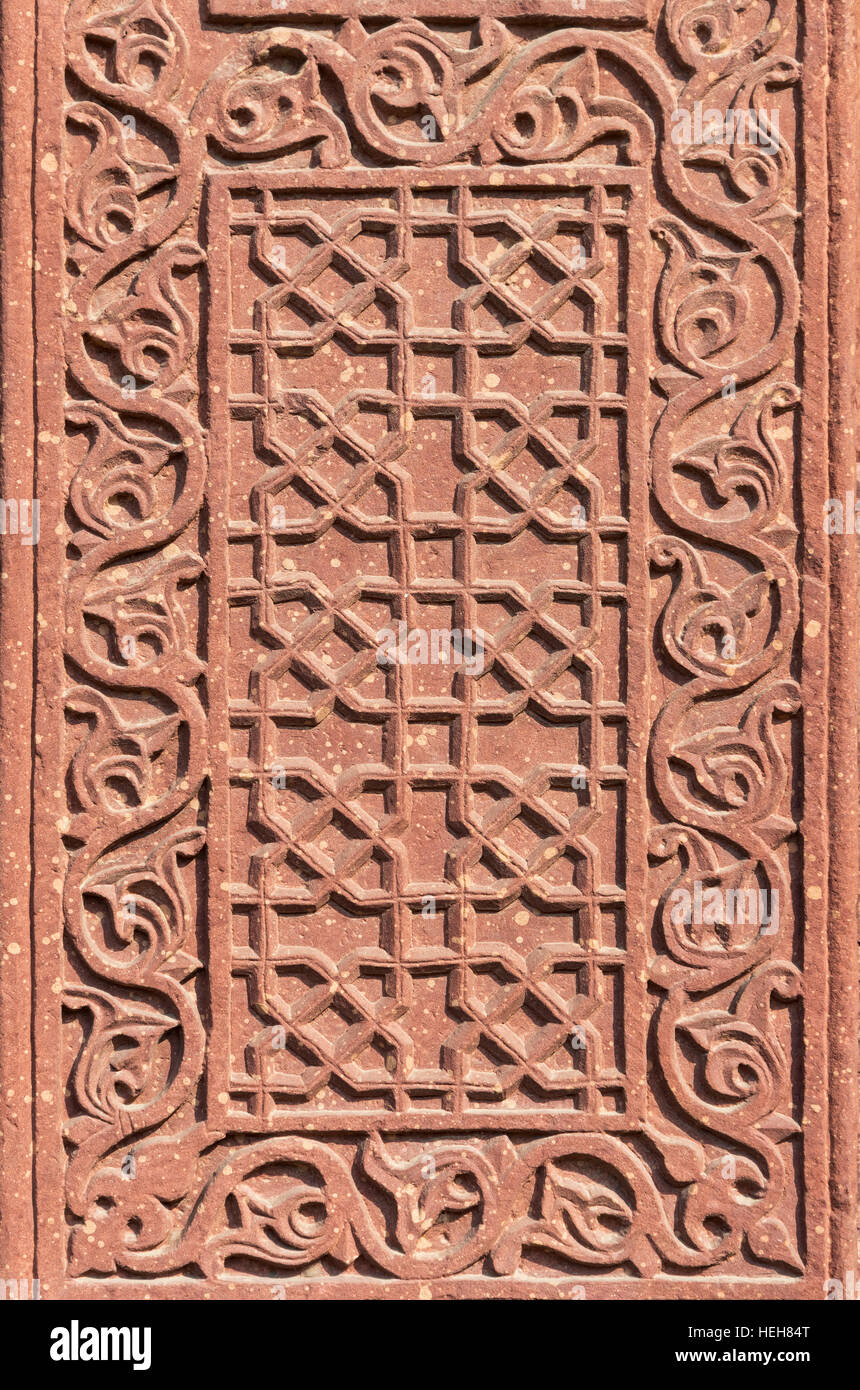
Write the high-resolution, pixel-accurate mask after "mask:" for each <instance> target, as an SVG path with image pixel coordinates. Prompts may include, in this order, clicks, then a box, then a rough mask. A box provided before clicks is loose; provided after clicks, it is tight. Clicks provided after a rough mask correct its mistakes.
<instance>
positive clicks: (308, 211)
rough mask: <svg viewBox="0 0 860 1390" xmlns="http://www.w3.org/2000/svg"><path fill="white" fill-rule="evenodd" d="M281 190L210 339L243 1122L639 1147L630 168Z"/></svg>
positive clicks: (275, 187)
mask: <svg viewBox="0 0 860 1390" xmlns="http://www.w3.org/2000/svg"><path fill="white" fill-rule="evenodd" d="M625 174H626V171H625ZM544 178H545V176H544ZM260 182H261V186H260V187H259V188H249V187H248V184H247V181H245V182H244V183H243V184H242V185H241V187H237V188H231V189H230V191H229V199H225V212H226V205H227V202H229V212H226V215H227V216H229V220H230V239H229V245H230V256H229V268H228V269H227V273H226V280H227V283H226V284H224V285H221V286H220V287H219V291H218V294H217V295H216V296H215V298H214V301H213V303H214V305H215V307H214V309H213V322H212V325H211V332H212V333H213V335H214V336H215V337H216V338H218V339H219V340H226V346H225V347H223V348H222V350H224V351H226V352H228V354H229V364H228V375H227V379H228V380H229V383H230V386H229V422H230V423H229V441H228V448H229V466H228V475H229V480H230V481H229V489H230V495H229V498H228V499H227V517H226V520H225V525H226V527H227V540H228V546H227V550H228V578H229V588H228V594H229V614H228V641H227V643H226V650H227V670H226V681H227V686H228V697H229V698H228V702H227V708H228V719H229V731H228V733H227V740H226V741H227V742H228V743H229V769H227V767H226V762H227V759H226V758H225V769H224V782H225V796H228V800H229V825H230V831H229V846H228V849H229V871H228V882H227V884H225V891H226V893H227V897H228V900H229V905H230V936H231V952H232V973H231V978H230V981H229V982H225V996H224V999H225V1004H226V1003H227V990H229V1025H228V1021H227V1019H224V1020H216V1029H221V1030H222V1031H224V1030H226V1031H228V1032H229V1044H228V1047H227V1057H228V1061H227V1063H226V1068H227V1070H226V1072H225V1075H224V1077H223V1078H222V1082H221V1083H219V1085H223V1087H224V1091H226V1094H220V1095H219V1101H220V1102H221V1103H222V1104H224V1105H225V1113H226V1114H227V1115H229V1117H230V1122H231V1123H239V1124H241V1123H244V1124H245V1125H247V1126H250V1127H254V1126H260V1125H263V1126H267V1125H269V1124H274V1123H277V1124H278V1125H279V1126H280V1127H281V1128H283V1127H284V1126H285V1124H286V1125H287V1126H288V1125H289V1122H290V1118H291V1117H296V1118H298V1117H300V1116H301V1115H302V1114H303V1113H307V1112H309V1111H312V1112H313V1113H314V1115H315V1116H317V1115H319V1116H321V1117H324V1116H325V1115H327V1114H329V1113H331V1114H332V1115H333V1116H337V1117H339V1120H338V1122H341V1121H345V1120H348V1121H349V1122H351V1123H352V1124H359V1125H360V1124H361V1123H362V1119H363V1118H364V1120H365V1121H367V1122H372V1123H373V1124H374V1125H376V1126H378V1125H379V1122H380V1120H381V1119H385V1118H388V1120H389V1122H390V1123H391V1124H394V1125H395V1126H396V1125H397V1124H398V1123H400V1122H401V1121H402V1122H403V1123H406V1124H412V1125H414V1124H416V1123H420V1122H421V1119H422V1117H426V1115H427V1113H428V1112H437V1113H438V1112H440V1111H442V1112H445V1113H446V1114H448V1115H449V1116H450V1118H451V1120H452V1123H456V1122H457V1120H458V1118H461V1117H467V1118H468V1122H469V1123H470V1124H473V1123H476V1124H478V1125H480V1123H481V1121H482V1119H487V1120H488V1121H489V1123H491V1124H492V1119H491V1116H492V1115H493V1113H494V1112H497V1111H498V1109H499V1107H503V1108H504V1111H505V1114H506V1122H507V1121H510V1119H511V1115H510V1111H511V1109H514V1110H516V1111H517V1112H527V1113H528V1114H529V1116H530V1117H531V1118H530V1123H533V1124H537V1125H541V1124H544V1123H546V1124H551V1125H552V1126H553V1127H554V1128H559V1127H562V1128H563V1127H565V1126H567V1127H577V1126H578V1125H580V1124H585V1123H587V1124H589V1125H591V1126H593V1125H594V1123H595V1122H596V1118H597V1117H601V1119H600V1123H601V1125H603V1124H605V1123H606V1124H610V1125H611V1124H612V1123H613V1117H614V1123H615V1124H616V1125H619V1124H623V1123H624V1117H625V1116H626V1115H627V1114H628V1104H627V1094H626V1082H625V1075H624V1069H625V1019H624V994H625V966H626V963H627V960H628V957H627V952H626V946H627V942H626V920H625V883H624V876H625V874H624V864H625V857H626V835H627V819H626V790H627V788H626V782H627V776H628V770H627V768H626V766H625V761H626V752H625V750H626V748H627V744H628V739H627V729H626V700H627V693H628V692H627V688H626V682H627V660H628V652H627V643H628V611H627V605H628V593H629V586H630V584H631V574H630V572H629V568H630V555H629V551H628V534H627V533H628V522H627V517H628V515H629V493H628V472H627V468H628V462H627V452H626V447H625V441H626V431H627V404H628V401H627V379H628V360H627V353H628V325H627V322H626V315H627V314H628V313H629V312H630V304H631V299H630V297H629V295H628V296H623V295H622V294H621V293H619V284H620V277H621V276H622V274H628V273H629V272H628V267H627V265H626V260H627V258H628V257H629V256H630V254H631V251H630V248H631V240H632V238H631V226H632V227H634V229H635V230H636V231H637V233H638V226H637V224H636V221H635V213H636V205H637V197H638V190H637V186H636V182H635V174H634V176H633V177H632V178H631V179H630V180H629V181H627V180H623V181H622V180H621V179H619V176H618V171H617V170H612V171H609V172H607V173H606V174H604V172H603V171H595V173H594V177H593V179H592V178H591V177H590V175H589V177H588V179H587V180H586V181H585V182H583V183H582V184H581V186H574V187H569V186H568V187H565V188H559V189H557V190H556V189H547V187H546V186H545V183H543V184H538V183H536V182H532V181H531V179H530V178H529V176H528V173H527V172H526V173H524V178H523V186H522V188H520V189H514V190H511V189H506V190H505V191H504V194H502V193H501V192H500V190H497V189H494V188H493V187H492V180H491V179H490V180H489V181H488V178H487V175H486V173H485V172H484V173H483V174H482V175H481V181H480V182H479V183H476V182H474V181H471V182H470V181H469V180H468V178H464V179H463V181H462V182H459V183H457V184H456V186H454V185H453V184H452V181H451V176H450V174H448V175H447V183H445V184H441V183H438V182H434V180H433V179H432V178H431V179H428V180H427V181H426V182H427V184H428V186H427V187H422V188H420V189H416V188H414V187H412V188H410V187H404V186H399V187H398V186H384V185H380V186H379V187H378V188H374V189H373V190H371V191H368V190H367V188H366V184H365V187H364V189H363V191H361V192H357V191H355V190H352V189H349V188H344V187H343V186H342V183H343V181H342V180H341V186H340V187H338V186H333V187H330V188H323V189H322V191H321V188H320V184H321V180H320V178H319V176H318V175H317V176H316V178H315V182H314V188H313V191H309V190H305V189H302V188H298V189H297V188H296V187H295V186H292V187H283V186H279V184H278V180H277V177H276V176H274V177H272V178H270V179H268V180H266V179H261V181H260ZM323 182H324V181H323ZM635 278H636V276H635V273H634V274H632V275H629V281H628V283H632V282H633V281H635ZM219 306H220V307H219ZM638 582H640V583H641V580H639V581H638ZM400 623H405V624H406V626H407V628H408V629H410V630H411V629H415V628H420V629H424V630H436V629H448V630H451V629H471V630H472V631H475V630H477V631H479V632H480V633H481V634H483V640H484V646H485V657H484V664H483V670H482V671H481V672H480V673H477V672H475V673H470V672H469V671H467V670H466V669H464V668H463V667H462V666H460V667H458V666H456V665H452V664H445V663H437V664H435V665H434V664H424V665H394V666H391V667H389V668H384V667H381V666H380V665H379V663H378V660H377V650H378V641H377V633H378V632H379V630H380V629H382V628H393V629H397V627H398V624H400ZM227 785H229V792H228V791H227Z"/></svg>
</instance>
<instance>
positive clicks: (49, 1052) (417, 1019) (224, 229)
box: [4, 0, 855, 1299]
mask: <svg viewBox="0 0 860 1390" xmlns="http://www.w3.org/2000/svg"><path fill="white" fill-rule="evenodd" d="M46 8H47V9H48V10H51V9H53V11H54V12H55V13H54V21H55V22H54V23H53V24H48V23H47V21H45V22H44V28H43V31H42V32H41V34H40V35H39V40H38V42H39V53H40V54H41V59H40V61H41V62H42V63H43V69H42V70H43V72H44V82H43V83H42V84H41V85H40V102H41V106H40V108H39V113H38V120H39V121H40V123H41V124H40V126H39V131H40V144H39V149H40V150H41V151H44V153H43V154H42V155H41V156H40V158H41V162H40V164H39V166H38V168H37V171H36V177H37V198H36V211H35V227H34V236H35V256H36V258H37V260H38V262H39V274H40V276H42V277H43V281H42V287H41V290H40V295H41V298H40V300H39V309H38V314H37V319H36V339H37V341H36V348H35V351H36V363H37V375H38V381H39V394H38V398H37V400H38V404H37V409H38V418H37V420H36V421H35V424H34V429H35V430H36V436H35V437H36V442H37V446H38V455H39V456H38V472H37V479H38V488H39V489H40V490H39V491H37V492H36V494H35V495H36V496H37V497H38V498H39V499H40V501H41V517H42V538H41V540H40V543H39V548H38V552H37V554H36V560H35V571H36V595H37V599H36V603H37V607H38V616H37V624H36V625H37V632H38V645H37V651H36V657H35V663H36V665H35V685H34V689H35V692H36V695H35V705H34V713H33V723H32V727H33V731H34V737H35V745H34V757H35V759H36V775H35V777H34V782H33V795H34V813H33V814H34V820H33V835H34V844H36V845H38V847H39V853H38V854H37V855H36V856H34V859H33V865H32V872H33V876H34V889H35V901H36V903H37V904H38V905H39V907H38V911H37V913H36V916H35V919H34V920H35V930H34V956H33V983H34V1002H33V1008H34V1011H35V1013H34V1017H36V1018H37V1019H38V1020H39V1024H38V1027H37V1029H36V1033H35V1065H36V1069H37V1074H38V1077H39V1081H38V1084H37V1086H36V1091H37V1094H38V1096H39V1099H38V1103H37V1107H36V1120H35V1123H36V1135H37V1142H38V1145H39V1158H38V1160H37V1162H36V1172H37V1184H36V1201H35V1216H34V1220H35V1221H37V1222H41V1223H42V1225H41V1227H40V1230H41V1234H40V1235H39V1236H38V1238H37V1243H36V1258H37V1261H38V1268H39V1272H40V1276H41V1278H42V1281H43V1285H44V1286H45V1287H46V1288H47V1289H48V1290H49V1292H50V1291H53V1296H74V1297H84V1298H100V1297H102V1296H104V1293H105V1291H107V1292H109V1293H110V1294H111V1295H112V1296H116V1297H132V1298H133V1297H141V1296H146V1297H156V1298H158V1297H165V1298H167V1297H176V1296H177V1293H179V1294H180V1295H181V1296H186V1297H200V1296H201V1295H202V1293H203V1292H204V1291H205V1292H206V1293H207V1295H212V1296H215V1297H227V1298H243V1297H252V1298H261V1297H262V1298H269V1297H272V1296H286V1297H288V1298H308V1297H323V1298H339V1297H346V1296H361V1297H383V1298H384V1297H395V1296H397V1297H401V1296H406V1297H410V1298H418V1297H427V1296H441V1297H449V1298H457V1297H464V1298H468V1297H473V1296H475V1295H476V1294H477V1295H480V1296H485V1297H486V1296H489V1297H499V1298H504V1297H519V1298H530V1297H538V1298H546V1297H556V1296H562V1297H566V1298H580V1297H585V1298H604V1297H612V1298H619V1297H621V1298H638V1297H647V1298H661V1297H663V1298H679V1297H680V1298H695V1297H710V1298H716V1297H721V1298H723V1297H725V1298H737V1297H762V1298H772V1297H784V1298H788V1299H808V1298H815V1297H819V1296H821V1294H820V1291H821V1289H822V1287H823V1281H824V1280H825V1279H826V1278H827V1277H828V1272H829V1271H831V1270H833V1269H834V1268H839V1267H840V1266H839V1261H840V1260H841V1259H843V1258H844V1252H845V1251H846V1250H847V1249H848V1248H849V1246H850V1230H849V1227H850V1213H849V1214H848V1215H846V1212H848V1210H849V1206H850V1204H847V1205H845V1204H843V1207H840V1208H839V1209H838V1210H836V1209H834V1211H833V1212H831V1211H830V1210H829V1208H828V1207H827V1203H828V1201H829V1198H828V1190H827V1186H828V1176H830V1178H831V1179H833V1180H834V1181H837V1182H838V1180H839V1174H840V1173H841V1172H842V1168H841V1167H840V1165H843V1166H844V1168H845V1171H847V1170H848V1167H849V1166H850V1157H851V1155H850V1151H849V1150H848V1149H847V1148H846V1146H845V1143H844V1142H843V1141H842V1140H840V1138H839V1134H838V1130H839V1123H837V1120H836V1118H835V1115H836V1112H837V1110H838V1112H839V1115H840V1116H841V1119H842V1120H845V1119H850V1114H851V1104H852V1103H853V1102H851V1101H850V1100H849V1101H846V1100H845V1099H844V1094H843V1092H844V1086H845V1081H844V1078H845V1076H846V1074H847V1073H848V1072H850V1068H851V1065H852V1057H853V1052H852V1048H853V1046H854V1036H855V1034H853V1033H852V1032H851V1029H850V1024H849V1026H848V1027H847V1028H846V1027H845V1026H843V1022H842V1020H841V1019H840V1016H839V1009H840V1008H847V1007H848V1006H849V1004H850V1000H851V998H852V995H851V990H852V989H853V978H854V977H853V973H852V972H853V970H854V966H853V964H852V962H853V959H854V957H853V954H852V952H853V949H854V948H853V945H852V941H851V931H850V928H846V926H845V922H844V921H843V920H841V919H840V903H842V904H843V911H844V910H845V907H844V905H845V904H847V902H848V900H849V899H850V895H851V885H852V883H853V873H854V859H853V848H852V850H851V853H850V854H848V853H847V851H846V857H845V859H844V860H843V868H842V876H841V878H839V879H837V878H835V877H834V871H833V862H832V858H831V851H830V848H829V846H830V839H829V838H828V836H838V835H839V834H842V835H843V836H844V835H845V833H846V831H850V828H851V824H852V823H851V821H850V816H851V814H852V813H851V810H850V808H847V807H846V804H844V803H845V798H843V802H842V804H840V805H838V806H837V805H835V804H834V801H833V797H832V792H831V793H830V797H831V799H830V801H828V778H829V785H830V787H831V788H832V787H833V786H835V785H836V779H837V767H838V766H839V764H838V763H837V762H836V761H834V756H835V755H834V745H833V739H834V737H836V736H837V735H836V734H835V733H834V730H835V729H838V730H839V731H840V733H839V737H844V736H845V734H846V731H848V734H849V735H850V730H851V722H850V721H851V714H850V700H846V694H845V692H846V688H849V687H850V680H851V673H852V670H853V667H852V665H851V662H850V661H848V660H846V662H845V664H844V667H843V668H842V669H841V670H839V669H837V664H836V663H835V662H834V661H833V658H832V655H831V653H830V652H829V648H828V633H829V631H830V630H831V628H830V626H829V625H830V624H831V622H832V608H831V603H832V598H831V588H830V587H829V586H832V592H833V594H835V597H836V600H837V601H838V602H840V603H849V602H850V601H852V600H851V599H850V595H849V589H848V583H849V569H848V568H847V567H846V566H847V562H846V561H845V559H844V557H843V558H842V559H841V560H840V559H839V558H838V556H836V552H835V551H834V550H833V545H837V546H838V545H839V544H840V542H839V541H836V540H834V539H833V538H831V537H829V536H828V535H827V534H826V532H825V529H824V527H823V526H822V522H821V518H822V509H823V507H824V503H825V500H826V498H827V496H828V494H829V491H830V488H831V483H830V481H829V480H828V477H827V475H826V469H825V467H824V466H823V463H822V459H823V456H824V453H826V450H827V443H826V440H825V439H823V438H822V435H821V422H822V421H823V420H825V419H826V418H827V412H828V409H829V406H828V398H827V395H826V391H827V381H826V378H825V376H824V375H823V374H822V371H821V363H822V361H823V360H824V359H825V356H826V353H827V350H828V332H830V342H831V344H833V343H834V342H835V341H837V340H836V339H834V336H833V334H834V333H835V332H836V330H834V329H833V328H832V327H831V328H830V329H829V328H828V321H827V303H826V297H825V295H824V290H823V281H822V273H823V271H824V270H826V265H827V262H826V259H825V258H826V255H827V245H828V222H827V219H826V217H825V215H824V210H823V201H822V198H823V193H822V190H823V188H824V184H823V174H822V175H821V180H820V181H819V175H818V173H817V171H816V169H815V167H813V166H812V165H811V164H809V157H810V155H812V154H814V152H815V148H816V147H820V148H819V155H820V158H821V166H822V168H823V165H824V163H825V162H826V158H825V156H826V147H827V140H826V134H825V132H824V130H823V127H821V124H820V115H821V94H822V93H823V91H824V77H825V73H824V58H823V53H824V49H823V45H822V44H821V42H820V40H821V38H822V34H821V33H820V32H817V30H816V23H815V21H814V16H813V20H812V21H811V22H809V23H808V22H807V21H808V20H809V16H807V14H806V9H807V6H806V4H805V3H803V0H796V3H793V2H792V0H749V3H743V4H725V3H722V2H721V0H663V3H660V4H658V3H654V4H647V3H645V2H644V0H584V3H583V4H574V3H564V2H563V0H562V2H561V3H559V0H552V2H551V3H549V2H548V3H544V2H543V0H517V3H510V2H509V0H494V3H490V4H486V5H481V6H476V5H474V4H470V3H468V2H467V0H450V2H448V0H446V4H445V5H444V6H441V5H439V4H428V3H424V0H419V3H415V0H410V3H409V4H408V5H407V4H400V3H398V0H390V3H387V4H386V5H384V6H381V5H379V4H377V3H376V0H346V2H345V3H339V0H308V3H307V4H306V5H301V6H299V5H297V4H294V3H292V0H285V3H280V0H207V3H205V4H202V5H199V4H198V3H197V0H117V3H115V4H113V5H108V4H106V3H104V0H71V3H62V4H61V3H60V0H54V3H53V5H48V6H47V7H46ZM825 8H827V9H828V12H829V7H825ZM443 10H444V14H443V13H442V11H443ZM811 10H814V11H815V13H817V14H818V15H819V16H820V14H821V7H820V5H819V6H814V7H811ZM822 22H823V21H820V20H819V23H822ZM61 72H63V73H64V78H63V86H62V88H61V79H60V73H61ZM42 87H44V93H43V92H42ZM61 98H62V100H61ZM61 107H62V109H61ZM816 122H818V123H819V124H818V126H816ZM816 142H817V145H816ZM799 148H803V149H805V150H806V152H807V161H808V169H807V175H806V177H805V179H803V180H801V179H799V177H798V173H797V167H798V166H797V162H796V154H797V151H798V149H799ZM822 149H824V153H822ZM39 190H41V194H40V193H39ZM61 224H62V225H61ZM802 311H804V312H803V313H802ZM61 341H62V344H63V350H62V354H61V353H60V349H59V346H58V344H59V343H60V342H61ZM833 351H834V352H836V348H833ZM60 357H62V361H60ZM834 467H835V465H834ZM832 476H834V474H831V477H832ZM839 553H840V554H841V552H839ZM835 556H836V558H834V557H835ZM19 563H23V561H20V562H19ZM60 605H62V608H60ZM60 612H62V616H60ZM61 638H62V640H61ZM60 648H62V650H60ZM4 698H6V699H7V701H8V699H9V697H8V696H6V697H4ZM42 740H44V741H45V746H46V747H48V748H49V749H50V755H49V756H45V755H44V749H42V750H41V751H40V745H41V743H42ZM843 772H844V775H845V782H844V785H845V788H846V792H847V793H848V800H849V801H850V800H851V788H852V787H853V786H854V780H853V779H854V769H853V767H848V768H844V767H843ZM843 772H839V773H838V776H839V777H842V775H843ZM4 814H5V813H4ZM842 843H846V842H845V840H844V839H843V841H842ZM845 920H847V918H846V919H845ZM828 922H829V927H828ZM837 985H838V986H839V991H840V993H839V999H840V1000H841V1003H840V1004H838V1005H837V1004H835V1003H834V997H835V992H836V987H837ZM852 1007H853V1006H852ZM837 1074H838V1077H841V1078H842V1080H841V1081H840V1080H839V1079H838V1077H837ZM840 1086H841V1087H842V1088H843V1090H842V1091H840ZM840 1097H842V1099H841V1100H840ZM840 1122H841V1121H840ZM828 1152H832V1155H833V1157H832V1164H831V1169H830V1173H829V1175H828V1169H827V1166H826V1162H827V1160H826V1155H827V1153H828ZM834 1190H835V1189H834ZM837 1207H839V1204H838V1203H837ZM61 1232H62V1235H60V1233H61Z"/></svg>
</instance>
